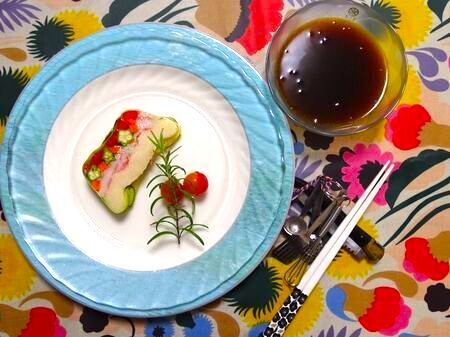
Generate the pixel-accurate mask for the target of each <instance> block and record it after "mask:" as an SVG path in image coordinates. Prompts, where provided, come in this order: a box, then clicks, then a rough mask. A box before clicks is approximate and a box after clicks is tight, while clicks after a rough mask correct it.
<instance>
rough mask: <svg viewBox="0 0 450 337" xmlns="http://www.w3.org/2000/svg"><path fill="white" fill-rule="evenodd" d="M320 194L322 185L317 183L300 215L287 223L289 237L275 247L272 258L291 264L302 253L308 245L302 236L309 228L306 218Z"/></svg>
mask: <svg viewBox="0 0 450 337" xmlns="http://www.w3.org/2000/svg"><path fill="white" fill-rule="evenodd" d="M320 192H321V187H320V184H319V183H317V184H316V185H315V186H314V188H313V190H312V192H311V194H310V195H309V196H308V198H307V199H306V200H305V203H304V206H303V208H302V211H301V212H300V215H299V216H296V217H291V218H288V219H287V220H286V221H285V223H284V226H283V230H284V232H285V233H286V234H287V235H289V237H288V238H287V239H285V240H284V241H283V242H282V243H280V244H279V245H278V246H277V247H275V249H274V250H273V251H272V256H273V257H274V258H276V259H277V260H279V261H280V262H282V263H284V264H289V263H291V262H292V261H294V259H295V258H296V257H297V256H299V255H300V254H301V253H302V251H303V249H304V247H305V245H306V243H307V242H305V240H304V237H303V236H302V234H303V233H305V231H306V229H307V227H308V224H307V222H306V216H307V215H308V213H309V212H310V210H311V209H312V207H313V206H314V200H315V199H316V198H317V196H318V195H319V193H320Z"/></svg>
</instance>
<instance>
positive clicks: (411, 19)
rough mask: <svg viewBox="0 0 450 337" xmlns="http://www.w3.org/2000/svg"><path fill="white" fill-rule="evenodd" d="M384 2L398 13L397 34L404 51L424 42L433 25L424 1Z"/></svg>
mask: <svg viewBox="0 0 450 337" xmlns="http://www.w3.org/2000/svg"><path fill="white" fill-rule="evenodd" d="M385 2H386V3H389V4H390V5H392V6H394V7H395V8H397V9H398V10H399V11H400V15H401V16H400V22H399V23H398V24H397V26H398V29H397V33H398V35H400V37H401V39H402V41H403V44H404V45H405V48H406V49H410V48H415V47H417V46H418V45H419V43H421V42H423V41H425V39H426V38H427V36H428V34H429V31H430V29H431V25H432V23H433V18H432V14H431V11H430V9H429V8H428V6H427V2H426V0H406V1H405V0H387V1H385Z"/></svg>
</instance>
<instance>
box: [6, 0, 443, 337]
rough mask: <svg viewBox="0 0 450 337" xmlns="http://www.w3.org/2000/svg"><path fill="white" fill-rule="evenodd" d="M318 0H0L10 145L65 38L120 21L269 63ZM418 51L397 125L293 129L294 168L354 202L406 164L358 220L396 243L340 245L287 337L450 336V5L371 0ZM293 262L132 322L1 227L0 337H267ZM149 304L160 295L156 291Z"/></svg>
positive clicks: (268, 266) (269, 263) (272, 263)
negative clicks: (71, 284)
mask: <svg viewBox="0 0 450 337" xmlns="http://www.w3.org/2000/svg"><path fill="white" fill-rule="evenodd" d="M311 1H313V0H285V1H283V0H197V1H195V0H113V1H111V0H78V1H77V0H73V1H71V0H41V1H31V0H0V65H1V66H2V67H1V69H0V139H1V137H2V136H3V132H4V129H5V124H6V123H7V120H8V115H9V113H10V111H11V108H12V106H13V104H14V102H15V100H16V99H17V97H18V95H19V94H20V92H21V91H22V89H23V88H24V87H25V86H26V85H27V83H28V82H29V81H30V79H31V78H32V77H33V76H34V75H35V74H36V73H37V72H38V71H39V69H40V68H41V67H42V66H43V65H44V64H45V62H46V61H48V60H49V59H50V58H51V57H52V56H53V55H55V54H56V53H57V52H58V51H60V50H61V49H63V48H64V47H65V46H67V45H70V44H72V43H74V42H75V41H77V40H79V39H82V38H83V37H85V36H87V35H89V34H92V33H95V32H97V31H99V30H102V29H105V28H107V27H111V26H114V25H119V24H125V23H132V22H143V21H148V22H150V21H157V22H168V23H174V24H179V25H185V26H189V27H193V28H195V29H198V30H201V31H203V32H206V33H208V34H210V35H212V36H214V37H215V38H217V39H218V40H220V41H222V42H224V43H225V44H227V45H229V46H230V47H231V48H233V49H235V50H236V51H238V52H239V53H240V54H242V55H243V56H244V57H246V58H247V59H248V60H249V61H250V62H251V63H252V64H253V65H254V66H255V67H256V68H257V69H258V70H259V71H261V72H262V71H263V68H264V67H263V66H264V55H265V50H266V47H267V44H268V43H269V41H270V39H271V36H272V34H273V32H274V31H275V30H276V29H277V27H278V26H279V25H280V23H281V21H282V19H283V17H286V16H287V15H289V14H290V13H291V12H292V11H294V10H296V9H298V8H300V7H302V6H304V5H305V4H306V3H308V2H311ZM365 3H366V4H367V5H368V6H370V7H372V8H374V9H375V10H376V11H378V12H379V13H380V14H381V15H383V16H384V17H385V18H386V19H387V20H388V21H389V22H390V23H391V24H392V25H393V26H394V27H395V28H396V30H397V32H398V33H399V35H400V36H401V38H402V39H403V42H404V45H405V48H406V49H407V54H408V61H409V69H408V83H407V86H406V91H405V94H404V96H403V98H402V100H401V103H400V105H399V106H398V107H397V109H396V110H395V111H394V113H392V114H391V115H390V117H389V118H388V120H386V121H385V122H383V123H380V124H379V125H377V126H376V127H375V128H373V129H370V130H368V131H366V132H364V133H361V134H358V135H356V136H352V137H341V138H336V139H334V138H330V137H323V136H317V135H315V134H312V133H310V132H307V131H305V130H303V129H299V128H295V127H294V126H292V131H293V136H294V137H293V138H294V142H295V143H294V148H295V153H296V160H297V165H296V175H297V176H298V177H301V178H303V179H307V180H308V179H311V178H313V177H315V176H316V175H318V174H320V173H321V172H323V173H325V174H326V175H329V176H331V177H334V178H335V179H337V180H338V181H340V182H341V184H342V185H343V186H345V187H346V188H347V189H348V193H349V195H350V196H351V197H352V198H355V199H356V198H357V197H358V196H359V195H360V194H361V193H362V191H363V189H364V188H365V187H366V186H367V185H368V182H369V181H370V180H371V178H372V177H373V176H374V175H375V173H376V172H377V170H378V169H379V168H380V167H381V166H382V164H383V163H385V162H386V161H387V160H388V159H389V160H393V161H394V162H395V163H396V171H395V173H394V174H392V176H391V177H390V179H389V181H388V182H387V183H386V184H385V186H384V187H383V189H382V191H381V192H380V193H379V195H378V196H377V198H376V200H375V203H374V204H373V205H372V206H371V208H370V209H369V211H368V212H367V213H366V215H365V218H364V219H363V220H362V221H361V222H360V225H361V226H362V227H363V228H364V229H365V230H366V231H367V232H369V233H371V234H372V235H373V236H374V237H376V238H377V239H378V241H379V242H381V243H383V244H384V245H385V247H386V254H385V257H384V258H383V260H382V261H381V262H380V263H378V264H376V265H372V264H369V263H367V262H366V261H365V260H362V261H356V260H355V259H353V257H352V256H351V255H349V254H348V253H347V252H345V251H343V252H341V254H340V255H339V256H338V257H337V258H336V259H335V261H334V262H333V264H332V265H331V266H330V268H329V269H328V271H327V273H326V276H325V277H324V278H323V279H322V280H321V282H320V284H319V285H318V286H317V288H316V289H315V290H314V292H313V293H312V294H311V296H310V298H309V299H308V301H307V303H306V304H305V305H304V308H303V309H302V310H301V313H300V314H299V315H298V316H297V317H296V319H295V320H294V321H293V324H292V325H291V326H290V328H289V329H288V331H287V333H286V336H287V337H297V336H314V337H315V336H317V337H335V336H336V337H358V336H373V335H387V336H401V337H413V336H431V337H437V336H442V337H443V336H450V312H449V306H450V289H449V288H450V282H449V280H450V279H449V258H450V221H449V218H450V188H449V187H450V175H449V172H450V152H449V147H450V95H449V92H450V91H449V67H450V59H449V55H448V54H449V51H450V33H449V28H450V24H449V21H450V17H449V16H450V3H449V0H428V1H426V0H407V1H406V0H366V1H365ZM286 268H287V267H286V266H285V265H283V264H281V263H280V262H278V261H277V260H275V259H273V258H271V257H267V258H266V259H265V260H264V262H263V263H261V264H260V265H259V266H258V267H257V269H256V270H255V271H254V272H253V273H252V274H251V275H250V276H249V277H248V278H247V279H246V280H245V281H244V282H243V283H242V284H240V285H239V286H238V287H237V288H235V289H234V290H232V291H231V292H229V293H228V294H227V295H226V296H224V297H223V298H222V299H220V300H217V301H215V302H214V303H211V304H209V305H207V306H205V307H203V308H200V309H199V310H196V311H193V312H188V313H184V314H181V315H178V316H176V317H169V318H164V319H149V320H144V319H139V320H136V319H129V318H123V317H114V316H109V315H107V314H104V313H100V312H96V311H93V310H91V309H89V308H84V307H82V306H80V305H78V304H76V303H73V302H72V301H70V300H68V299H67V298H66V297H64V296H63V295H61V294H59V293H57V292H56V291H55V290H53V289H52V288H51V287H50V286H49V285H48V284H46V283H45V282H44V281H43V280H42V279H41V278H40V277H39V276H38V275H37V274H36V272H35V271H34V270H33V268H32V267H31V266H30V265H29V264H28V262H27V261H26V259H25V258H24V257H23V255H22V253H21V252H20V250H19V248H18V247H17V245H16V243H15V241H14V238H13V237H12V235H11V234H10V231H9V229H8V226H7V224H6V221H5V217H4V216H3V214H2V220H1V222H0V336H10V337H16V336H23V337H25V336H27V337H30V336H35V337H64V336H105V337H106V336H115V337H119V336H153V337H171V336H186V337H194V336H197V337H209V336H220V337H237V336H249V337H257V336H260V333H261V332H262V330H263V329H264V327H265V324H266V323H267V322H268V321H269V320H270V318H271V317H272V315H273V314H274V312H275V311H276V310H277V308H278V307H279V306H280V305H281V303H282V301H283V300H284V298H285V297H286V295H287V294H288V293H289V291H290V290H289V289H288V288H287V286H286V285H285V284H284V283H283V280H282V276H283V273H284V272H285V270H286ZM149 301H151V299H149Z"/></svg>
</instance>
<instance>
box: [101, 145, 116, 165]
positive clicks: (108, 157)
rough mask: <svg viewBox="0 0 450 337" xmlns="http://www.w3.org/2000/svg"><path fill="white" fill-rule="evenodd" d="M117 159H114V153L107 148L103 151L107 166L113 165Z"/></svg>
mask: <svg viewBox="0 0 450 337" xmlns="http://www.w3.org/2000/svg"><path fill="white" fill-rule="evenodd" d="M114 159H115V157H114V153H112V152H111V151H109V150H108V149H107V148H105V149H104V150H103V161H104V162H105V163H106V164H109V163H111V162H112V161H113V160H114Z"/></svg>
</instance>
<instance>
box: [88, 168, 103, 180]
mask: <svg viewBox="0 0 450 337" xmlns="http://www.w3.org/2000/svg"><path fill="white" fill-rule="evenodd" d="M101 175H102V172H101V171H100V169H99V168H98V167H97V166H95V165H93V166H92V167H91V169H90V170H89V172H88V173H87V176H88V179H89V180H90V181H93V180H95V179H98V178H100V176H101Z"/></svg>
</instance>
